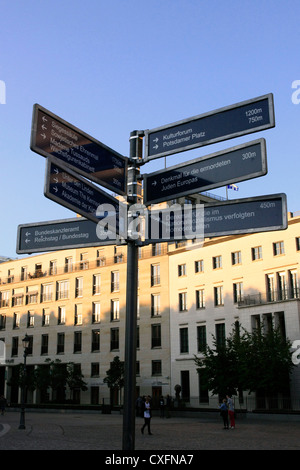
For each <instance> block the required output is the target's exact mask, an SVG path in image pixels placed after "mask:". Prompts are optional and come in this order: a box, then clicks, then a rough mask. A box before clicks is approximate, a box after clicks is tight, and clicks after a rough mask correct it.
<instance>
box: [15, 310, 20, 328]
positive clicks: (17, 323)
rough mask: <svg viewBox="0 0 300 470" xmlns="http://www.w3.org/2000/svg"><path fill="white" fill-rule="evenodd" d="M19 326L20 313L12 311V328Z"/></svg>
mask: <svg viewBox="0 0 300 470" xmlns="http://www.w3.org/2000/svg"><path fill="white" fill-rule="evenodd" d="M16 328H20V313H19V312H16V313H14V321H13V329H16Z"/></svg>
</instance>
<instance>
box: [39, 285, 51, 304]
mask: <svg viewBox="0 0 300 470" xmlns="http://www.w3.org/2000/svg"><path fill="white" fill-rule="evenodd" d="M41 297H42V298H41V302H50V301H52V300H53V284H52V283H51V284H42V295H41Z"/></svg>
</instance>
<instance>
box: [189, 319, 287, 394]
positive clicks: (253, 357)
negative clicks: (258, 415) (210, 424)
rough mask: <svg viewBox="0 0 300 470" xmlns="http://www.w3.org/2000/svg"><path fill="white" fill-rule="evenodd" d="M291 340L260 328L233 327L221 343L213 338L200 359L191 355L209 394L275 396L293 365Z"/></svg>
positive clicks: (285, 384) (283, 385)
mask: <svg viewBox="0 0 300 470" xmlns="http://www.w3.org/2000/svg"><path fill="white" fill-rule="evenodd" d="M290 348H291V342H290V341H289V340H288V339H286V338H284V337H283V335H282V333H281V331H280V330H279V329H277V328H271V329H270V330H269V331H268V332H267V333H266V334H265V333H264V331H263V327H259V328H257V329H255V330H254V331H253V332H252V333H249V332H247V331H246V330H243V332H242V333H241V332H240V331H239V328H236V327H235V328H234V329H233V331H232V332H231V334H230V335H229V337H228V338H227V339H226V341H225V343H224V344H222V345H219V344H218V343H217V341H216V339H215V338H214V339H213V347H212V348H210V347H209V346H207V348H206V349H205V350H204V351H203V356H204V357H203V358H198V357H196V356H195V364H196V367H197V369H198V372H200V371H201V379H202V380H201V383H202V386H203V387H206V388H208V389H209V390H211V391H212V393H213V394H216V395H218V394H219V395H221V396H225V395H226V394H235V395H238V394H239V393H240V392H241V391H242V390H244V391H246V390H247V391H249V393H250V392H259V393H263V394H264V395H266V396H276V394H277V393H278V392H285V391H286V390H287V389H288V384H289V374H290V372H291V370H292V368H293V363H292V358H291V352H290Z"/></svg>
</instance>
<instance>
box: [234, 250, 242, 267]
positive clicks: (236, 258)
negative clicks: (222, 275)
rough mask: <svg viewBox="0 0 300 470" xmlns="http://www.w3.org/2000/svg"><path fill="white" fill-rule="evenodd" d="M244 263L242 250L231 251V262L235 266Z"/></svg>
mask: <svg viewBox="0 0 300 470" xmlns="http://www.w3.org/2000/svg"><path fill="white" fill-rule="evenodd" d="M241 263H242V253H241V251H234V252H233V253H231V264H232V266H235V265H236V264H241Z"/></svg>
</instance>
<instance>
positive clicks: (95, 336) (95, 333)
mask: <svg viewBox="0 0 300 470" xmlns="http://www.w3.org/2000/svg"><path fill="white" fill-rule="evenodd" d="M96 351H97V352H98V351H100V330H92V352H96Z"/></svg>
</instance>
